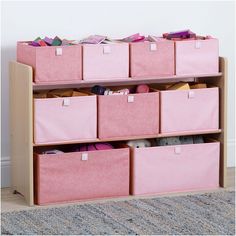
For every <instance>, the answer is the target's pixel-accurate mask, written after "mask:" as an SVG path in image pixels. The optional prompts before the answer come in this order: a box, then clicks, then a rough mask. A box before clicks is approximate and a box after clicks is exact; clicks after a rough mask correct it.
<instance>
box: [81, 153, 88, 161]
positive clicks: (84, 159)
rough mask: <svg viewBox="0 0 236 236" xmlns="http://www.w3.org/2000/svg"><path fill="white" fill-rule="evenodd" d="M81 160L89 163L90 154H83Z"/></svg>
mask: <svg viewBox="0 0 236 236" xmlns="http://www.w3.org/2000/svg"><path fill="white" fill-rule="evenodd" d="M81 160H82V161H87V160H88V153H82V157H81Z"/></svg>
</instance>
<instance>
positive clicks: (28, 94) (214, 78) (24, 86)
mask: <svg viewBox="0 0 236 236" xmlns="http://www.w3.org/2000/svg"><path fill="white" fill-rule="evenodd" d="M219 63H220V65H219V66H220V72H219V73H217V74H210V75H192V76H172V77H152V78H127V79H123V80H120V79H119V80H115V79H114V80H112V81H107V80H100V81H81V82H79V83H74V84H69V83H68V84H56V85H55V84H48V83H47V84H35V83H33V82H32V81H33V69H32V67H30V66H27V65H24V64H21V63H17V62H10V107H11V108H10V127H11V128H10V137H11V167H12V169H11V170H12V171H11V173H12V178H11V179H12V188H13V190H14V191H16V192H19V193H21V194H22V195H23V196H24V197H25V199H26V202H27V203H28V204H29V205H34V185H33V179H34V178H33V175H34V173H33V149H34V147H37V146H48V145H64V144H73V143H89V142H93V143H94V142H108V141H110V142H112V141H122V140H133V139H143V138H158V137H170V136H185V135H195V134H204V135H209V136H211V137H213V138H215V139H217V140H219V141H220V180H219V181H220V186H221V187H226V186H227V183H226V165H227V126H226V124H227V60H226V58H223V57H220V60H219ZM179 81H187V82H194V81H195V82H207V83H208V84H211V85H214V86H217V87H219V89H220V126H219V127H220V129H219V130H210V131H209V130H208V131H204V130H202V131H196V132H180V133H179V132H178V133H166V134H156V135H142V136H133V137H126V138H122V137H117V138H113V139H105V140H100V139H95V140H75V141H70V142H60V143H43V144H34V143H33V92H34V91H37V90H47V89H56V88H80V87H91V86H93V85H95V84H100V85H110V86H112V85H114V86H116V85H132V84H142V83H147V84H158V83H166V82H179Z"/></svg>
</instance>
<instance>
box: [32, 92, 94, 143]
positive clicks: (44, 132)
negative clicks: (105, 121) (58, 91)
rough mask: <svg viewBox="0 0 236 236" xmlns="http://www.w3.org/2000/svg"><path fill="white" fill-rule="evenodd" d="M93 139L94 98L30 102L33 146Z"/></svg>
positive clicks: (84, 97)
mask: <svg viewBox="0 0 236 236" xmlns="http://www.w3.org/2000/svg"><path fill="white" fill-rule="evenodd" d="M96 138H97V98H96V96H81V97H65V98H43V99H34V142H35V143H51V142H61V141H72V140H80V139H96Z"/></svg>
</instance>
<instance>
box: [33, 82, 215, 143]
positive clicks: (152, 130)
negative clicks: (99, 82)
mask: <svg viewBox="0 0 236 236" xmlns="http://www.w3.org/2000/svg"><path fill="white" fill-rule="evenodd" d="M178 85H179V86H187V85H188V84H187V83H179V84H178ZM158 86H162V87H163V85H156V87H155V86H154V87H152V88H151V87H150V88H149V87H148V88H147V89H148V90H149V91H148V90H147V91H145V86H144V85H139V86H137V87H132V88H131V87H130V88H129V91H131V92H129V93H126V90H125V89H124V88H122V87H119V88H118V87H116V91H115V92H114V88H110V89H109V90H107V93H112V95H107V96H106V95H96V94H94V93H91V92H90V91H88V90H73V89H72V90H53V91H49V92H48V91H43V92H41V93H38V94H34V116H33V119H34V122H33V123H34V143H35V144H47V143H59V142H65V141H68V142H69V141H75V140H77V141H80V140H96V139H97V138H99V139H101V140H105V139H116V138H119V137H123V138H124V139H125V137H136V136H149V135H150V136H152V135H157V134H162V135H165V134H166V135H167V136H168V134H169V133H176V132H179V133H181V132H182V133H188V132H190V133H191V132H195V133H197V132H198V131H199V133H201V132H202V131H204V132H203V133H205V132H207V131H209V132H211V131H216V130H219V88H217V87H208V88H207V87H206V88H198V87H201V86H199V84H197V85H196V84H191V85H190V86H191V87H192V88H193V89H186V90H171V89H170V88H169V90H168V89H167V90H160V89H161V88H160V87H158ZM164 86H167V85H164ZM174 86H176V85H174ZM99 89H103V88H102V87H99V86H98V87H97V88H93V89H92V91H93V92H95V93H97V94H99V92H98V91H97V90H99ZM126 89H127V87H126ZM139 89H140V90H142V89H143V91H141V92H140V91H139ZM132 90H133V92H132ZM139 92H140V93H139ZM59 95H60V96H59Z"/></svg>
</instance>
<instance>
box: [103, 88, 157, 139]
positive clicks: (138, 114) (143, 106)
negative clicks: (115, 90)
mask: <svg viewBox="0 0 236 236" xmlns="http://www.w3.org/2000/svg"><path fill="white" fill-rule="evenodd" d="M158 133H159V92H150V93H139V94H129V95H110V96H109V95H108V96H102V95H100V96H98V136H99V138H100V139H105V138H114V137H127V136H137V135H149V134H150V135H151V134H158Z"/></svg>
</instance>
